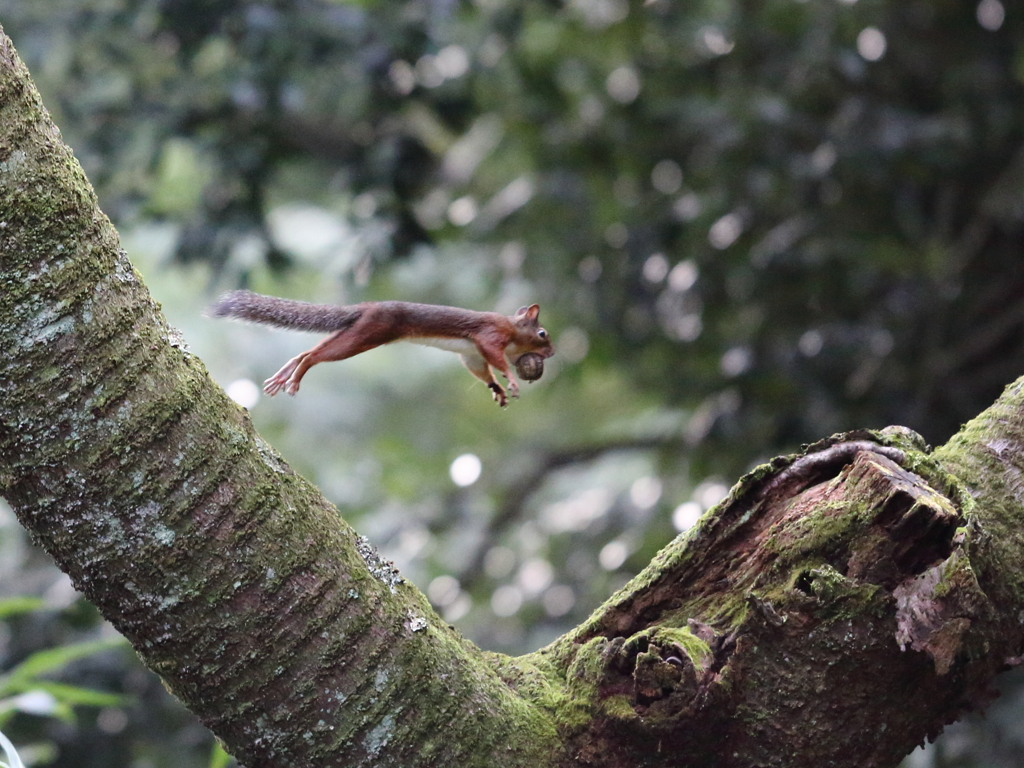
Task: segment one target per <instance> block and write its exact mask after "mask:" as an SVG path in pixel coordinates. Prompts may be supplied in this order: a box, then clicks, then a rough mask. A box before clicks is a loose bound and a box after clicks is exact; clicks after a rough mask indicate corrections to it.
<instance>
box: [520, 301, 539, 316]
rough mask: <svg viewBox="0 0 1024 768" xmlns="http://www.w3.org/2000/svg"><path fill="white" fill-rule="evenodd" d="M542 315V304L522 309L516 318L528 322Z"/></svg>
mask: <svg viewBox="0 0 1024 768" xmlns="http://www.w3.org/2000/svg"><path fill="white" fill-rule="evenodd" d="M539 314H540V304H531V305H530V306H528V307H520V308H519V311H518V312H516V317H522V318H525V319H526V320H536V319H537V315H539Z"/></svg>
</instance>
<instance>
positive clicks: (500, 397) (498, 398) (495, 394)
mask: <svg viewBox="0 0 1024 768" xmlns="http://www.w3.org/2000/svg"><path fill="white" fill-rule="evenodd" d="M487 386H488V387H490V389H491V397H492V398H494V402H496V403H497V404H498V405H500V406H501V407H502V408H504V407H505V406H506V405H508V398H507V397H505V390H504V389H502V388H501V384H499V383H498V382H496V381H492V382H491V383H489V384H488V385H487Z"/></svg>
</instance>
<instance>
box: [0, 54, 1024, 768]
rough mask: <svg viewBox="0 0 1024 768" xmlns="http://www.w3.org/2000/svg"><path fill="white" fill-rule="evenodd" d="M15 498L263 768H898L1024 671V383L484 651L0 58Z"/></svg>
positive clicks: (741, 486)
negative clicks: (323, 491) (263, 407)
mask: <svg viewBox="0 0 1024 768" xmlns="http://www.w3.org/2000/svg"><path fill="white" fill-rule="evenodd" d="M0 284H2V285H0V287H2V291H0V345H2V347H3V349H4V350H5V356H4V358H3V360H2V362H0V492H2V493H3V495H4V496H5V497H6V498H7V499H8V500H9V501H10V502H11V504H12V506H13V507H14V509H15V511H16V513H17V515H18V517H19V519H20V520H21V522H22V523H23V524H24V525H25V527H26V528H27V529H28V530H29V531H30V532H31V534H32V535H33V537H34V538H35V540H36V541H38V542H39V543H40V544H41V545H42V546H44V547H45V548H46V549H47V551H48V552H50V554H51V555H52V556H53V557H54V559H55V560H56V561H57V563H58V564H59V565H60V567H61V568H62V569H64V570H65V571H66V572H67V573H69V574H70V575H71V577H72V579H73V581H74V583H75V584H76V586H77V587H78V588H79V589H80V590H82V591H83V592H84V593H85V594H86V595H87V596H88V597H89V599H90V600H92V601H93V602H94V603H95V604H96V605H97V606H98V607H99V608H100V610H102V611H103V613H104V615H105V616H107V617H108V618H109V619H110V621H111V622H112V623H113V624H114V625H115V626H116V627H117V628H118V629H119V630H120V631H122V632H123V633H124V634H125V635H126V636H127V637H128V638H129V640H131V642H132V643H133V645H134V646H135V648H136V649H137V650H138V651H139V653H140V655H141V656H142V658H143V659H144V660H145V662H146V663H147V664H148V665H149V666H150V667H151V668H153V669H154V670H156V671H157V672H158V673H159V674H160V675H161V676H162V677H163V678H164V680H165V681H166V682H167V684H168V686H169V687H170V688H171V689H172V690H173V691H174V692H175V693H176V694H177V695H178V696H179V697H180V698H181V699H182V701H184V702H185V704H186V705H187V706H188V707H189V708H190V709H192V710H193V711H194V712H196V713H197V714H198V715H199V716H200V717H201V718H202V719H203V721H204V722H205V723H207V724H208V725H209V726H210V727H211V728H212V729H213V730H214V732H215V733H216V734H217V735H218V736H219V737H220V738H221V739H223V741H224V742H225V743H226V745H227V746H228V748H229V750H230V751H232V752H233V753H234V754H236V755H237V756H238V757H239V758H240V759H241V760H242V761H243V762H244V763H245V764H246V765H248V766H250V768H256V767H258V766H269V765H308V766H352V765H396V766H403V768H405V767H408V768H412V767H415V766H450V765H460V766H502V767H503V768H504V767H506V766H508V767H511V768H515V766H526V765H529V766H538V767H540V768H543V767H544V766H570V765H588V766H609V767H610V766H636V765H645V766H683V765H698V764H699V765H705V766H730V767H732V766H735V767H737V768H739V767H740V766H761V765H787V766H793V767H794V768H798V767H799V766H820V765H833V766H891V765H894V764H895V763H896V762H897V761H898V760H899V758H900V757H901V756H902V755H903V754H905V753H906V752H907V751H908V750H909V749H910V748H912V747H913V746H914V745H915V744H916V743H918V742H919V741H920V740H921V739H922V738H924V737H926V736H928V735H931V734H934V733H936V732H937V731H938V730H939V729H940V728H941V727H942V725H943V724H944V723H946V722H949V721H950V720H952V719H954V718H955V717H956V716H957V715H958V714H959V713H960V712H961V711H963V710H964V709H965V708H967V707H971V706H977V705H979V704H981V703H983V702H984V700H985V697H986V692H987V690H988V685H989V682H990V680H991V678H992V677H993V676H994V675H995V674H996V673H997V672H998V671H999V670H1000V669H1002V668H1004V667H1005V666H1007V665H1010V664H1013V663H1016V662H1017V661H1019V657H1020V652H1021V648H1022V646H1024V630H1022V627H1021V623H1020V621H1019V620H1018V616H1019V615H1021V614H1020V611H1021V610H1022V609H1024V606H1022V604H1021V603H1022V602H1024V597H1022V587H1024V574H1022V571H1021V569H1020V568H1019V567H1018V566H1017V564H1018V563H1020V562H1022V560H1024V558H1022V555H1024V552H1022V551H1021V550H1022V545H1024V540H1022V536H1021V535H1020V533H1019V531H1020V529H1021V525H1020V523H1021V520H1020V518H1021V500H1022V498H1024V491H1022V486H1024V480H1022V477H1024V475H1022V464H1024V439H1022V432H1024V428H1022V424H1021V421H1022V419H1021V417H1020V413H1021V411H1022V409H1021V392H1022V385H1021V384H1020V383H1018V384H1017V385H1014V386H1012V387H1011V388H1009V389H1008V390H1007V392H1006V393H1005V394H1004V396H1003V398H1002V399H1000V401H999V402H997V403H996V405H995V406H993V408H992V409H990V410H989V411H986V412H985V413H984V414H982V415H981V416H980V417H979V418H978V419H976V420H975V421H974V422H972V423H971V424H969V425H967V427H965V428H964V430H963V431H962V432H961V434H960V435H958V436H957V437H956V438H954V440H952V441H951V442H950V443H949V445H947V446H945V447H943V448H942V449H940V450H939V451H936V452H935V453H934V454H929V452H928V451H927V450H926V448H925V446H923V445H922V444H921V443H920V441H919V439H918V438H917V437H916V436H915V435H913V434H912V433H909V432H907V431H906V430H901V429H898V428H897V429H890V430H883V431H882V432H877V433H871V432H865V433H860V434H851V435H843V436H838V437H836V438H833V439H830V440H828V441H823V442H822V443H820V444H818V445H815V446H811V447H809V448H808V449H807V451H806V452H805V453H804V454H803V455H801V456H792V457H786V458H780V459H776V460H775V461H773V462H771V463H769V464H766V465H763V466H761V467H758V468H757V469H756V470H754V471H753V472H752V473H750V474H749V475H748V476H746V477H745V478H743V479H742V480H741V481H740V482H739V483H738V484H737V486H736V487H735V488H734V489H733V491H732V492H731V494H730V496H729V497H728V498H727V499H726V500H725V501H724V502H723V503H722V504H720V505H719V506H717V507H716V508H715V509H714V510H712V511H711V512H709V513H708V515H706V516H705V518H704V519H703V520H702V521H701V523H700V524H699V525H698V527H697V528H696V529H694V530H693V531H691V532H690V533H689V534H687V535H684V536H681V537H679V538H678V539H676V541H674V542H672V543H671V544H670V545H669V546H668V547H666V549H665V550H664V551H663V552H661V553H660V554H659V555H658V557H657V558H656V559H655V560H654V561H653V562H652V563H651V565H650V566H649V567H648V568H647V569H646V570H645V571H644V572H643V573H641V574H640V575H639V576H638V577H637V578H636V579H635V580H634V581H633V582H632V583H630V584H629V585H627V586H626V587H625V588H624V589H623V590H621V591H620V592H619V593H618V594H616V595H615V596H613V597H612V598H611V600H609V601H608V603H606V604H605V605H604V606H603V607H602V608H600V609H599V610H598V611H596V612H595V613H594V615H593V616H592V617H591V618H590V619H589V620H588V621H586V622H585V623H584V624H583V625H581V626H580V627H578V628H576V629H575V630H574V631H572V632H571V633H569V634H568V635H566V636H565V637H563V638H561V639H559V640H558V641H556V642H555V643H553V644H552V645H551V646H549V647H548V648H545V649H542V650H541V651H538V652H537V653H534V654H530V655H529V656H526V657H522V658H518V659H510V658H506V657H500V656H496V655H493V654H486V653H483V652H481V651H480V650H479V649H477V648H475V647H473V646H472V645H471V644H469V643H467V642H465V641H464V640H462V639H461V638H460V637H459V636H458V634H457V633H456V632H455V631H454V630H452V629H451V628H450V627H448V626H446V625H445V624H444V623H443V622H441V621H440V620H439V619H438V618H437V617H436V616H435V615H434V613H433V612H432V611H431V610H430V608H429V606H428V605H427V604H426V601H425V599H424V598H423V596H422V595H421V594H420V593H419V592H418V591H417V590H415V589H414V588H413V587H411V586H410V585H409V584H407V583H405V582H403V581H402V580H401V578H400V577H399V576H398V575H397V574H396V573H394V571H393V570H392V569H391V568H390V566H389V565H388V564H387V563H384V562H382V561H380V560H379V558H377V556H376V555H375V553H374V552H373V550H372V548H370V547H369V546H368V544H367V543H366V542H364V541H362V540H360V539H359V538H358V537H357V536H356V535H355V533H354V532H353V531H352V530H351V529H350V528H349V527H348V526H347V525H346V524H345V523H344V521H343V520H342V519H341V518H340V517H339V515H338V514H337V511H336V510H335V509H334V508H333V507H331V506H330V505H329V504H327V503H326V502H325V501H324V500H323V498H322V497H321V496H320V495H319V493H317V492H316V490H315V489H314V488H312V487H311V486H310V485H309V484H308V483H306V482H305V481H303V480H302V479H301V478H299V477H297V476H296V475H295V474H294V473H292V472H291V471H290V470H289V469H288V467H287V466H286V465H285V464H284V463H283V462H282V461H281V459H280V458H279V457H278V456H277V454H276V453H274V451H273V450H272V449H271V448H270V447H269V446H267V445H266V444H265V443H264V442H263V441H261V440H260V438H259V436H258V435H257V434H256V433H255V432H254V431H253V429H252V426H251V424H250V422H249V419H248V417H247V415H246V414H245V413H244V411H242V410H241V409H239V408H237V407H236V406H234V405H233V404H232V403H231V402H230V401H229V400H228V399H227V398H226V397H225V396H224V395H223V393H221V392H220V390H219V389H218V388H217V387H215V386H214V385H213V384H212V383H211V382H210V381H209V379H208V377H207V375H206V372H205V369H204V368H203V366H202V364H201V363H200V362H199V361H198V360H197V359H195V358H194V357H193V356H192V355H190V354H189V353H188V352H187V351H186V350H185V349H184V348H183V345H182V344H181V343H180V341H179V340H178V339H177V338H176V335H175V333H174V332H173V331H172V329H170V328H168V326H167V325H166V323H165V321H164V320H163V318H162V316H161V315H160V312H159V309H158V307H157V306H156V305H155V304H154V303H153V302H152V300H151V299H150V297H149V296H148V294H147V293H146V291H145V288H144V287H143V286H142V284H141V282H140V281H139V280H138V277H137V275H135V274H134V272H133V270H132V269H131V266H130V265H129V264H128V262H127V260H126V259H125V256H124V254H123V253H122V251H121V250H120V247H119V245H118V240H117V236H116V233H115V232H114V231H113V229H112V227H111V225H110V223H109V222H108V221H107V220H106V218H105V217H104V216H103V215H102V213H101V212H100V211H99V209H98V208H97V206H96V200H95V196H94V195H93V193H92V190H91V189H90V187H89V185H88V182H87V181H86V179H85V178H84V176H83V174H82V172H81V169H80V168H79V167H78V165H77V163H76V162H75V161H74V159H73V157H72V155H71V153H70V151H69V150H68V149H67V147H65V146H64V144H63V143H62V142H61V140H60V136H59V134H58V132H57V130H56V128H55V127H54V126H53V125H52V123H51V121H50V120H49V117H48V115H47V114H46V112H45V110H44V109H43V107H42V105H41V104H40V101H39V98H38V95H37V94H36V92H35V89H34V88H33V86H32V84H31V82H30V80H29V77H28V73H27V72H26V70H25V68H24V66H23V65H22V64H21V62H20V61H19V60H18V59H17V57H16V55H15V53H14V50H13V47H12V46H11V43H10V41H9V40H8V39H7V38H6V37H3V36H2V35H0Z"/></svg>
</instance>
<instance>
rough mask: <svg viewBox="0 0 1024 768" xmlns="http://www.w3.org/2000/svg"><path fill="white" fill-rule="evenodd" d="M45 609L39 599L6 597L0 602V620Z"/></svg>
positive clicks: (43, 601)
mask: <svg viewBox="0 0 1024 768" xmlns="http://www.w3.org/2000/svg"><path fill="white" fill-rule="evenodd" d="M45 607H46V601H45V600H43V599H42V598H40V597H8V598H6V599H4V600H0V619H7V618H10V617H11V616H17V615H19V614H22V613H31V612H32V611H38V610H41V609H43V608H45Z"/></svg>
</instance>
